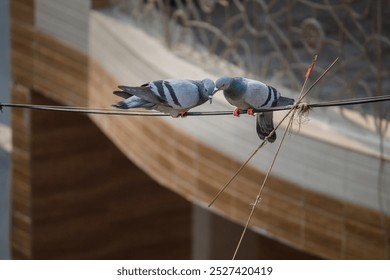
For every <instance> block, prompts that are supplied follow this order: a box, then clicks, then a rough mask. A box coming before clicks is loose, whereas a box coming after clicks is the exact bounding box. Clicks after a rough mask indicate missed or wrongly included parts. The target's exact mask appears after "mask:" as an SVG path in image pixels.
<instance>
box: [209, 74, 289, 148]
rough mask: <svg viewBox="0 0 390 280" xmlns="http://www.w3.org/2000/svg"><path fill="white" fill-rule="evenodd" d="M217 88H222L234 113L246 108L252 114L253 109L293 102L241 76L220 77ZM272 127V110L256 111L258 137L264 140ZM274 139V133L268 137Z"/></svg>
mask: <svg viewBox="0 0 390 280" xmlns="http://www.w3.org/2000/svg"><path fill="white" fill-rule="evenodd" d="M216 87H217V90H216V91H219V90H223V94H224V96H225V98H226V100H227V101H228V102H229V103H230V104H232V105H233V106H236V109H235V110H234V115H235V116H238V115H239V110H247V113H248V114H250V115H253V109H262V108H271V107H276V106H287V105H292V104H294V99H291V98H286V97H283V96H281V94H280V92H278V91H277V90H276V89H275V88H274V87H272V86H269V85H266V84H264V83H262V82H260V81H256V80H251V79H247V78H243V77H236V78H232V77H221V78H219V79H218V80H217V82H216ZM273 129H274V124H273V112H263V113H258V114H257V116H256V131H257V135H258V136H259V137H260V139H262V140H264V139H265V137H267V136H268V135H269V134H270V133H271V131H272V130H273ZM275 140H276V133H273V134H272V135H271V136H270V137H269V138H268V141H269V142H271V143H272V142H274V141H275Z"/></svg>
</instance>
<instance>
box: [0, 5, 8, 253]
mask: <svg viewBox="0 0 390 280" xmlns="http://www.w3.org/2000/svg"><path fill="white" fill-rule="evenodd" d="M0 21H1V22H0V61H1V62H2V63H1V66H0V102H9V100H10V98H9V86H10V64H9V53H10V52H9V44H10V41H9V3H8V0H5V1H1V3H0ZM10 149H11V134H10V112H9V111H8V110H4V111H3V112H2V113H1V117H0V248H2V249H1V250H0V259H9V258H10V253H9V250H8V248H9V230H10V228H9V221H10V219H9V213H10V211H9V206H10V203H9V201H10V199H9V197H10V196H9V172H10V166H11V164H10V154H9V153H10Z"/></svg>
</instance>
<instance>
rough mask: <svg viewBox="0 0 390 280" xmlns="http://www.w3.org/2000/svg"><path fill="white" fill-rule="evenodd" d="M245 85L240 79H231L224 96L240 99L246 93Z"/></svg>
mask: <svg viewBox="0 0 390 280" xmlns="http://www.w3.org/2000/svg"><path fill="white" fill-rule="evenodd" d="M246 89H247V84H246V83H245V81H243V80H242V79H233V81H232V82H231V83H230V86H229V87H228V88H227V89H226V90H225V94H227V95H228V96H229V97H230V98H232V99H235V98H240V97H241V96H242V95H243V94H244V93H245V91H246Z"/></svg>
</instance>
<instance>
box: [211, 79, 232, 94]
mask: <svg viewBox="0 0 390 280" xmlns="http://www.w3.org/2000/svg"><path fill="white" fill-rule="evenodd" d="M232 81H233V78H231V77H226V76H223V77H221V78H219V79H218V80H217V82H216V83H215V86H216V87H217V90H216V91H215V92H217V91H220V90H226V89H228V88H229V87H230V84H231V83H232Z"/></svg>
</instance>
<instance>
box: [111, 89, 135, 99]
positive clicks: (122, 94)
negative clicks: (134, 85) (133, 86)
mask: <svg viewBox="0 0 390 280" xmlns="http://www.w3.org/2000/svg"><path fill="white" fill-rule="evenodd" d="M113 94H115V95H116V96H119V97H122V98H124V99H127V98H130V97H132V96H133V95H132V94H130V93H128V92H126V91H121V90H116V91H114V92H113Z"/></svg>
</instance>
